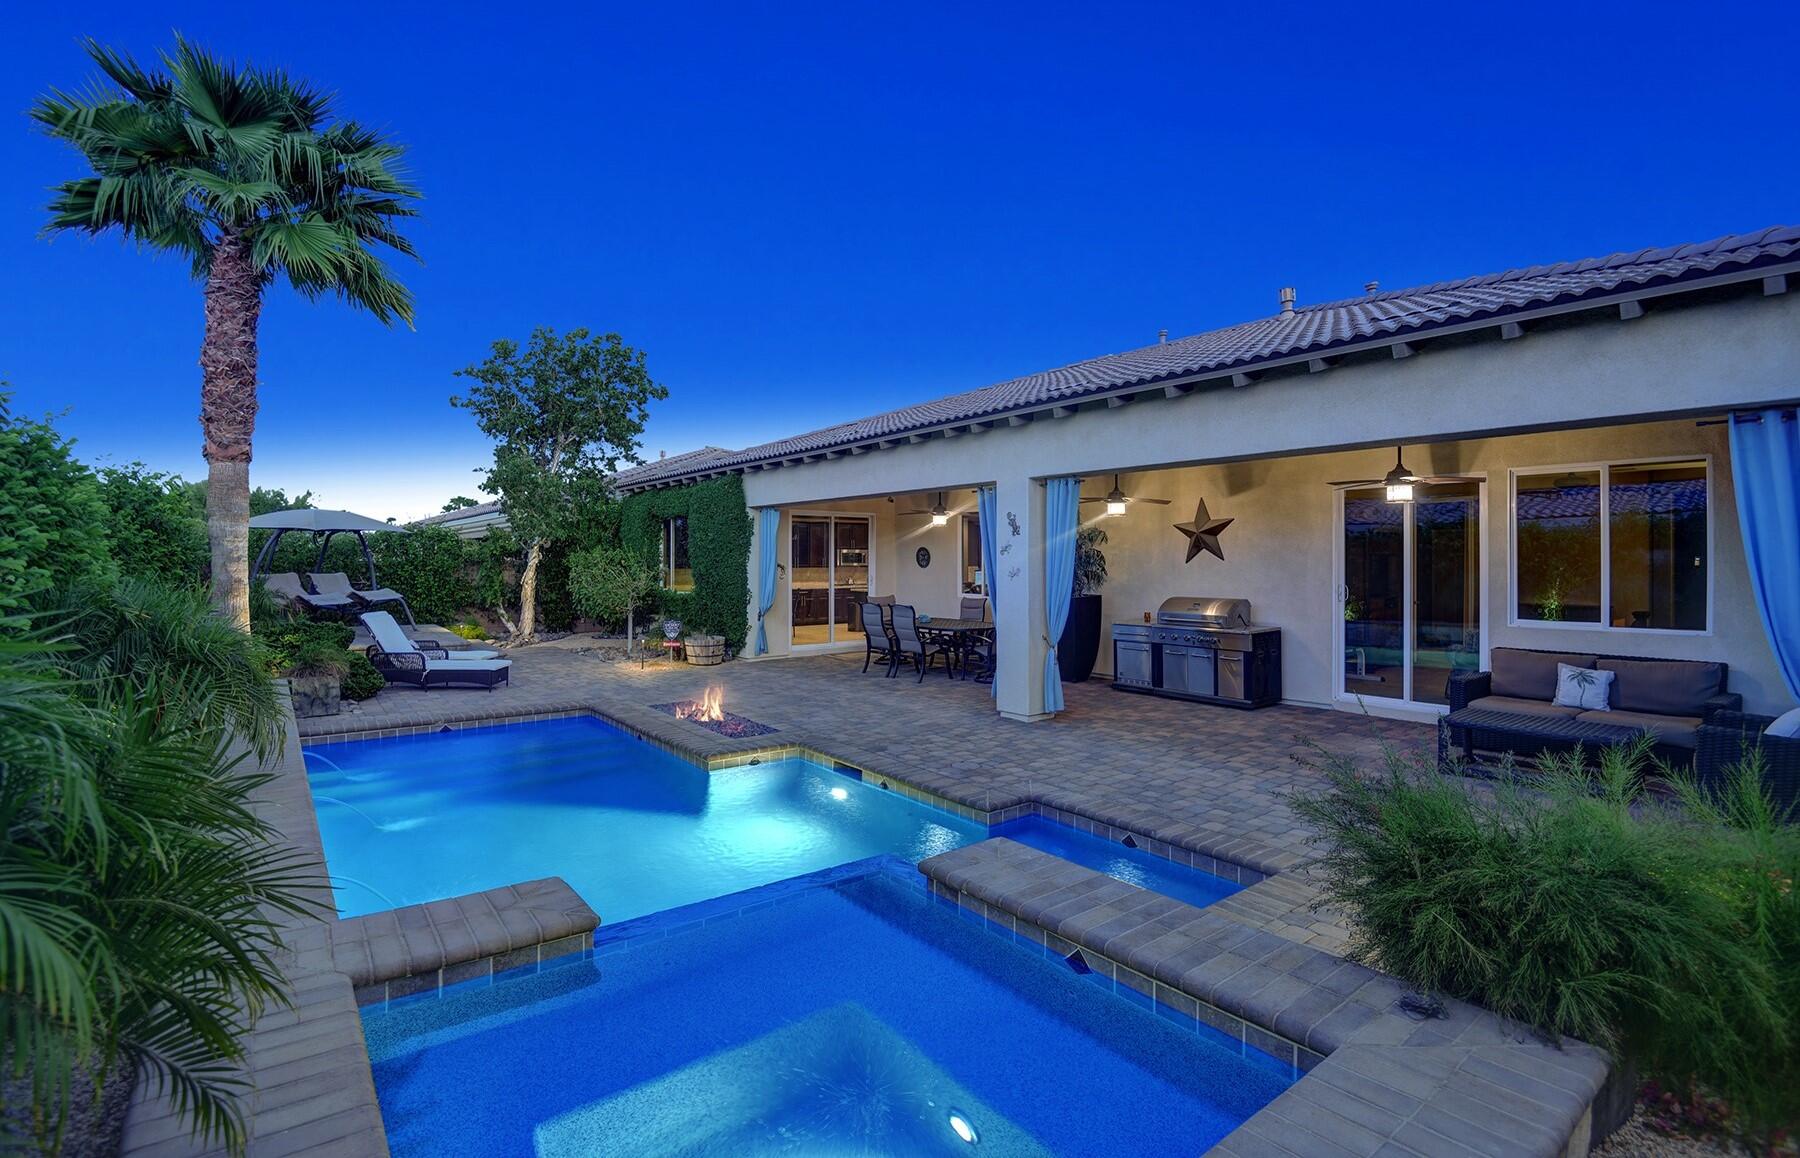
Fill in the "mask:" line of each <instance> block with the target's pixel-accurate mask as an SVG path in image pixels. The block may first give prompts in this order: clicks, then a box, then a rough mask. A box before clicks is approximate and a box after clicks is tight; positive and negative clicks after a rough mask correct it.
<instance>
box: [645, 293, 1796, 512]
mask: <svg viewBox="0 0 1800 1158" xmlns="http://www.w3.org/2000/svg"><path fill="white" fill-rule="evenodd" d="M1795 274H1800V260H1795V259H1793V258H1789V259H1786V260H1781V261H1776V262H1769V263H1764V264H1757V263H1755V262H1746V263H1745V264H1743V265H1740V266H1736V267H1734V268H1732V269H1731V270H1730V271H1728V272H1715V273H1711V274H1708V275H1705V276H1702V277H1694V278H1673V279H1669V280H1666V281H1663V282H1661V283H1660V284H1658V283H1655V282H1649V283H1644V284H1640V285H1636V286H1633V287H1631V288H1630V289H1621V290H1615V291H1604V290H1603V291H1596V292H1593V293H1590V294H1585V295H1582V296H1579V297H1572V298H1567V299H1563V300H1561V301H1557V302H1553V303H1548V304H1545V305H1542V306H1536V307H1531V308H1527V309H1516V310H1494V311H1488V312H1486V313H1484V314H1481V315H1478V316H1473V317H1469V318H1465V319H1461V320H1459V321H1455V322H1446V323H1443V324H1441V325H1437V324H1431V323H1422V324H1419V325H1414V326H1398V327H1396V328H1395V329H1394V330H1393V331H1392V332H1390V333H1386V334H1383V335H1381V336H1379V337H1372V338H1355V339H1349V340H1345V341H1340V342H1323V343H1320V344H1318V345H1315V346H1309V347H1306V348H1303V349H1299V350H1292V351H1289V352H1287V353H1284V354H1280V355H1276V356H1274V357H1270V358H1263V359H1243V360H1240V361H1237V362H1233V363H1227V364H1223V365H1220V366H1211V367H1208V368H1206V369H1205V370H1201V371H1196V372H1193V373H1189V374H1179V375H1166V376H1164V377H1160V378H1146V379H1141V380H1139V381H1135V382H1128V383H1120V384H1118V385H1114V386H1108V387H1103V388H1100V389H1096V390H1094V391H1091V392H1088V393H1085V394H1071V395H1069V396H1067V397H1064V398H1059V399H1055V400H1052V401H1044V402H1033V403H1028V404H1026V405H1023V406H1017V407H1012V408H1008V409H1001V410H996V411H993V412H991V413H988V414H984V415H981V416H980V417H977V418H970V417H963V418H958V419H956V420H954V421H950V422H940V423H933V424H927V425H922V426H919V427H916V428H913V429H909V430H896V431H888V432H886V433H884V434H882V435H880V436H878V437H866V438H858V439H849V440H846V441H845V442H842V443H839V444H837V445H835V446H831V447H817V448H814V449H811V450H807V451H805V452H803V453H794V452H791V451H789V452H785V453H782V454H772V455H769V456H767V457H765V458H756V459H751V460H748V461H745V462H741V463H732V464H730V465H729V466H722V467H720V466H715V467H712V468H710V470H705V471H692V472H680V473H677V474H673V475H667V476H663V477H661V478H657V479H654V480H647V481H645V482H643V483H638V484H634V485H630V486H625V487H621V488H620V490H621V491H622V492H623V493H626V494H631V493H635V492H637V491H643V490H652V489H662V488H666V487H671V486H683V485H686V484H688V483H691V482H696V481H699V480H700V479H702V478H713V477H722V476H723V475H727V474H745V473H748V472H749V471H752V470H775V469H778V468H780V467H783V466H798V465H802V464H804V463H810V462H815V461H820V460H823V459H826V458H833V457H841V456H842V455H844V454H866V453H868V452H870V451H873V450H888V449H892V448H894V447H897V446H904V445H909V444H913V443H919V442H926V441H929V440H930V439H932V438H954V437H957V435H959V434H965V433H979V432H980V431H983V430H988V429H990V428H992V427H994V426H996V425H998V424H1000V423H1002V422H1004V423H1005V424H1006V425H1008V426H1023V425H1026V424H1027V423H1029V422H1032V421H1034V420H1036V419H1038V418H1040V417H1046V416H1047V417H1051V418H1068V417H1072V416H1074V415H1075V414H1076V413H1078V412H1079V411H1080V410H1081V409H1082V408H1084V407H1091V406H1093V405H1094V404H1095V403H1102V404H1105V405H1106V406H1107V407H1108V408H1117V407H1119V406H1123V405H1128V404H1130V403H1132V402H1135V401H1137V400H1138V399H1139V397H1140V396H1144V397H1149V396H1152V395H1155V396H1160V397H1163V398H1176V397H1180V396H1181V395H1184V394H1191V393H1193V392H1194V391H1196V390H1200V389H1203V388H1206V387H1208V386H1214V387H1224V386H1229V387H1231V388H1234V389H1241V388H1243V387H1245V386H1249V385H1252V384H1253V383H1254V382H1255V381H1256V380H1257V379H1258V378H1260V377H1262V376H1263V375H1264V374H1267V373H1270V372H1273V371H1279V370H1284V369H1287V368H1290V367H1294V366H1302V365H1305V366H1307V367H1308V369H1309V370H1311V371H1312V372H1314V373H1320V372H1324V371H1327V370H1329V369H1331V368H1332V367H1333V366H1334V365H1336V364H1337V363H1338V362H1339V361H1341V360H1343V359H1344V358H1348V357H1351V356H1354V355H1356V354H1361V353H1367V352H1370V351H1377V350H1382V349H1387V350H1389V351H1390V353H1391V354H1392V356H1393V357H1394V358H1395V359H1400V358H1407V357H1411V356H1412V355H1413V354H1414V353H1416V352H1418V350H1419V348H1420V347H1421V346H1422V344H1423V343H1424V342H1426V341H1428V340H1431V339H1437V338H1445V337H1451V336H1454V335H1458V334H1469V333H1477V332H1480V331H1482V330H1494V331H1495V332H1496V335H1497V336H1498V337H1500V338H1501V339H1503V340H1510V339H1514V338H1517V337H1519V336H1521V335H1522V334H1523V333H1524V328H1525V327H1526V326H1528V325H1529V324H1530V323H1532V322H1536V321H1541V320H1543V319H1545V318H1551V317H1559V316H1564V315H1568V314H1579V313H1587V312H1591V311H1592V312H1597V311H1601V310H1605V309H1609V308H1612V309H1620V311H1621V312H1620V315H1619V316H1620V317H1621V318H1622V319H1629V318H1631V317H1636V316H1638V315H1639V314H1641V312H1642V311H1641V309H1640V310H1638V311H1635V312H1634V311H1632V310H1630V309H1629V308H1623V307H1629V306H1632V305H1638V304H1640V303H1643V302H1646V301H1650V300H1653V299H1657V298H1670V297H1679V296H1683V295H1686V294H1691V293H1699V292H1701V291H1704V290H1708V289H1717V288H1720V287H1723V286H1728V285H1734V284H1739V283H1746V282H1754V281H1760V282H1762V283H1763V287H1764V293H1765V294H1770V293H1783V292H1786V289H1787V280H1788V278H1790V277H1791V276H1793V275H1795ZM1777 287H1778V288H1777Z"/></svg>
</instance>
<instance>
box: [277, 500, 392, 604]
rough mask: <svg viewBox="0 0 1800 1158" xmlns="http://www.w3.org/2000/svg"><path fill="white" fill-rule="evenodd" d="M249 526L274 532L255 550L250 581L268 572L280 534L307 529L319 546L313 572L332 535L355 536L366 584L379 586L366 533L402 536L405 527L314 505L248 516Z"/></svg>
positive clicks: (314, 558) (350, 512)
mask: <svg viewBox="0 0 1800 1158" xmlns="http://www.w3.org/2000/svg"><path fill="white" fill-rule="evenodd" d="M250 526H251V527H252V528H255V529H257V530H263V531H273V532H275V533H274V534H272V535H270V536H269V541H268V542H266V543H264V544H263V549H262V550H261V551H259V552H257V555H256V566H254V567H252V568H251V569H250V581H251V582H252V583H254V582H256V580H258V579H260V578H262V576H263V575H264V574H265V573H266V572H267V571H268V569H269V560H271V559H273V558H274V557H275V546H276V544H278V543H280V542H281V537H282V536H283V535H285V534H287V533H288V532H289V531H306V532H308V533H309V534H311V535H312V537H313V542H315V543H317V544H318V545H319V549H318V553H317V554H315V555H314V556H313V566H312V569H313V570H314V571H317V570H318V569H319V567H320V566H321V565H322V564H323V563H324V562H325V550H326V548H328V547H330V546H331V539H332V536H333V535H355V536H356V544H357V546H359V547H361V548H362V556H363V562H364V563H366V564H367V565H368V568H369V586H370V587H371V588H373V587H379V586H381V585H380V584H379V583H377V582H376V581H375V556H374V555H373V554H372V553H370V551H369V540H368V539H367V538H366V537H365V536H366V535H367V534H368V533H369V532H371V531H391V532H397V533H399V534H402V535H404V534H405V533H406V528H405V527H401V526H397V525H395V524H393V523H384V522H382V521H381V520H379V519H371V518H370V517H369V516H367V515H359V514H357V513H356V512H354V511H322V510H318V509H317V508H314V507H295V508H293V509H292V510H286V511H270V512H269V513H268V514H266V515H258V516H256V517H255V518H254V519H251V520H250Z"/></svg>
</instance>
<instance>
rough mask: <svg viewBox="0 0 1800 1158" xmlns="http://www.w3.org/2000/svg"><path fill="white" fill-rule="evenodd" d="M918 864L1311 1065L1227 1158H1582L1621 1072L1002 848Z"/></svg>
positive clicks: (1366, 975) (1335, 963) (1382, 981)
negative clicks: (1411, 1010) (1409, 1001)
mask: <svg viewBox="0 0 1800 1158" xmlns="http://www.w3.org/2000/svg"><path fill="white" fill-rule="evenodd" d="M919 871H920V872H922V873H923V874H924V875H925V876H926V878H927V879H928V880H929V881H930V882H931V886H932V889H933V892H934V893H935V894H936V895H938V896H940V897H945V898H947V899H951V900H954V901H956V902H957V903H958V904H961V905H963V906H964V907H965V908H972V909H975V910H976V911H977V912H980V913H982V914H983V915H985V916H987V917H988V918H989V919H990V921H994V920H996V919H998V921H997V923H999V924H1000V926H1001V927H1002V928H1003V929H1016V930H1018V931H1019V932H1021V933H1023V932H1024V931H1025V928H1024V927H1025V926H1026V925H1027V924H1029V925H1030V926H1031V927H1032V928H1033V929H1034V933H1033V935H1032V938H1031V939H1032V940H1033V941H1034V942H1036V943H1047V944H1049V945H1050V946H1051V947H1052V948H1054V949H1057V950H1061V949H1062V948H1063V946H1064V945H1065V944H1066V945H1067V946H1069V947H1071V949H1070V951H1079V952H1081V953H1082V955H1083V960H1084V963H1085V964H1087V965H1088V966H1089V967H1090V968H1098V969H1100V970H1102V971H1110V973H1111V975H1112V976H1114V977H1115V978H1116V981H1117V982H1118V983H1119V984H1124V985H1127V986H1129V987H1131V988H1132V989H1134V990H1136V991H1137V992H1138V993H1140V994H1143V995H1145V996H1148V997H1151V998H1152V999H1153V1000H1155V1001H1157V1002H1160V1003H1162V1004H1164V1005H1165V1006H1168V1007H1170V1008H1172V1009H1176V1010H1180V1011H1182V1012H1184V1013H1186V1014H1188V1015H1190V1016H1197V1017H1198V1020H1200V1021H1201V1022H1203V1023H1207V1024H1211V1025H1213V1026H1214V1027H1215V1028H1227V1029H1228V1030H1229V1029H1230V1028H1233V1027H1235V1028H1236V1031H1237V1032H1238V1033H1239V1034H1240V1035H1241V1037H1242V1040H1244V1041H1245V1042H1246V1043H1247V1044H1249V1045H1252V1046H1256V1047H1257V1048H1260V1049H1264V1050H1265V1051H1266V1052H1271V1053H1275V1054H1276V1056H1278V1057H1280V1058H1282V1060H1287V1061H1291V1062H1292V1063H1293V1064H1295V1065H1296V1066H1297V1067H1298V1068H1299V1069H1301V1070H1305V1071H1307V1072H1306V1074H1305V1076H1303V1077H1302V1078H1301V1079H1300V1080H1299V1081H1298V1082H1296V1083H1295V1084H1294V1085H1293V1086H1292V1087H1290V1088H1289V1089H1288V1090H1287V1091H1286V1092H1285V1093H1283V1094H1282V1095H1281V1096H1279V1097H1278V1098H1276V1099H1275V1101H1273V1102H1271V1103H1270V1104H1269V1105H1268V1106H1266V1107H1264V1108H1263V1110H1261V1111H1260V1112H1259V1113H1257V1114H1256V1115H1255V1116H1253V1117H1252V1118H1251V1119H1250V1120H1249V1121H1248V1122H1246V1123H1245V1124H1244V1125H1243V1126H1241V1127H1240V1128H1239V1129H1238V1130H1236V1131H1234V1132H1233V1133H1232V1134H1230V1135H1229V1136H1227V1137H1226V1138H1225V1139H1224V1140H1223V1141H1222V1142H1221V1143H1220V1144H1219V1146H1218V1147H1217V1149H1216V1151H1215V1152H1216V1153H1220V1154H1229V1155H1245V1156H1248V1155H1252V1154H1274V1155H1287V1154H1293V1155H1310V1154H1324V1153H1331V1154H1337V1153H1344V1152H1352V1153H1360V1154H1374V1153H1376V1152H1377V1151H1379V1150H1382V1149H1383V1147H1389V1146H1398V1147H1400V1148H1401V1149H1398V1150H1392V1151H1390V1152H1395V1153H1407V1152H1417V1153H1420V1154H1428V1155H1434V1156H1435V1155H1450V1154H1463V1153H1479V1154H1485V1155H1490V1156H1510V1155H1520V1156H1525V1155H1533V1156H1539V1155H1560V1154H1565V1153H1568V1154H1585V1153H1586V1150H1587V1139H1588V1133H1589V1128H1590V1122H1591V1106H1592V1104H1593V1101H1594V1098H1595V1095H1596V1094H1597V1093H1598V1092H1599V1091H1600V1088H1601V1086H1602V1085H1603V1084H1604V1083H1605V1081H1606V1078H1607V1074H1608V1071H1609V1068H1610V1067H1609V1064H1608V1062H1607V1059H1606V1056H1605V1055H1604V1054H1603V1053H1602V1052H1601V1051H1599V1050H1597V1049H1594V1048H1593V1047H1591V1046H1588V1045H1586V1044H1583V1043H1581V1042H1575V1041H1569V1042H1565V1043H1563V1045H1562V1046H1560V1047H1557V1046H1553V1045H1550V1044H1548V1043H1546V1042H1544V1041H1543V1040H1541V1039H1540V1038H1538V1037H1537V1036H1536V1035H1534V1034H1533V1033H1532V1032H1531V1031H1530V1030H1528V1029H1526V1028H1524V1027H1522V1026H1518V1025H1516V1024H1513V1023H1510V1022H1507V1021H1505V1020H1503V1019H1502V1018H1500V1017H1498V1016H1496V1015H1494V1014H1492V1013H1490V1012H1488V1011H1486V1010H1483V1009H1480V1008H1478V1007H1476V1006H1473V1005H1470V1004H1468V1003H1466V1002H1461V1001H1453V1000H1449V1001H1445V1002H1444V1003H1443V1005H1444V1010H1443V1015H1442V1016H1441V1017H1428V1018H1417V1019H1415V1018H1414V1017H1413V1016H1411V1015H1409V1014H1407V1013H1405V1012H1403V1011H1402V1010H1401V1009H1400V1008H1398V1006H1397V1004H1396V1003H1397V1001H1398V1000H1399V999H1400V998H1401V997H1403V996H1404V995H1405V994H1406V993H1407V989H1406V987H1405V986H1404V985H1402V984H1401V983H1400V982H1398V981H1396V980H1394V979H1393V978H1391V977H1387V976H1385V975H1383V974H1380V973H1377V972H1375V971H1374V970H1372V969H1368V968H1365V967H1364V966H1361V965H1357V964H1354V963H1352V962H1348V961H1344V960H1341V959H1340V958H1337V957H1334V956H1332V955H1330V954H1329V953H1325V952H1322V951H1320V950H1318V949H1313V948H1310V947H1308V946H1305V945H1299V944H1296V943H1294V942H1292V941H1289V940H1287V939H1285V938H1283V937H1280V936H1277V935H1275V934H1273V933H1268V932H1264V931H1261V930H1258V929H1254V928H1251V927H1250V926H1248V925H1244V924H1241V923H1239V922H1238V921H1236V920H1234V919H1232V918H1231V917H1229V916H1227V915H1225V914H1224V913H1221V912H1217V911H1209V910H1207V909H1200V908H1196V907H1194V906H1192V905H1188V904H1184V903H1182V902H1180V901H1177V900H1174V899H1173V898H1170V897H1166V896H1163V895H1161V894H1159V893H1154V892H1151V891H1149V890H1147V889H1141V888H1138V887H1136V886H1134V885H1129V884H1126V883H1125V882H1123V881H1119V880H1115V879H1114V878H1112V877H1109V876H1106V875H1105V874H1103V873H1098V872H1095V871H1093V870H1092V869H1088V868H1085V867H1083V866H1081V865H1076V864H1071V863H1070V862H1068V861H1065V860H1062V859H1061V858H1059V857H1055V856H1051V855H1050V854H1048V853H1044V852H1039V851H1038V850H1037V849H1034V848H1030V847H1028V846H1026V845H1022V844H1019V843H1018V842H1016V841H1012V840H1007V839H1006V838H1004V837H995V838H992V839H989V840H984V841H980V842H978V843H976V844H971V845H966V846H964V847H962V848H959V849H955V850H952V851H950V852H946V853H940V854H939V855H937V856H934V857H931V858H929V859H927V860H925V861H923V862H922V863H921V864H920V865H919ZM1040 935H1041V937H1042V938H1043V940H1042V941H1039V939H1038V938H1039V936H1040ZM1196 1006H1197V1007H1198V1013H1197V1014H1196V1009H1195V1007H1196ZM1284 1051H1285V1052H1284Z"/></svg>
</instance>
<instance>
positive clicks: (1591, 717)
mask: <svg viewBox="0 0 1800 1158" xmlns="http://www.w3.org/2000/svg"><path fill="white" fill-rule="evenodd" d="M1578 718H1579V719H1580V720H1581V721H1582V722H1583V723H1587V724H1617V725H1618V726H1620V727H1622V728H1642V729H1643V730H1644V731H1646V732H1649V733H1651V734H1653V735H1654V736H1655V737H1656V739H1657V741H1658V742H1659V743H1663V744H1673V745H1675V746H1676V747H1678V748H1692V747H1693V746H1694V742H1695V740H1696V738H1697V736H1696V733H1695V729H1697V728H1698V727H1699V726H1700V717H1699V716H1665V715H1660V714H1658V713H1655V712H1621V711H1611V712H1583V713H1581V715H1580V716H1579V717H1578Z"/></svg>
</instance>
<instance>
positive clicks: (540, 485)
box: [450, 326, 669, 638]
mask: <svg viewBox="0 0 1800 1158" xmlns="http://www.w3.org/2000/svg"><path fill="white" fill-rule="evenodd" d="M456 373H457V376H458V377H462V378H469V379H471V380H473V381H474V382H475V385H474V386H472V387H470V389H469V391H468V393H467V394H465V395H461V396H457V397H453V398H451V399H450V402H451V405H453V406H460V407H463V408H464V409H466V410H468V411H470V412H471V413H473V414H474V415H475V420H476V422H477V423H479V424H480V426H481V429H482V431H483V432H484V433H486V434H487V436H488V437H489V438H492V439H493V440H494V441H495V443H496V444H497V445H496V446H495V447H494V465H493V467H492V469H490V470H489V471H488V475H487V480H486V481H485V482H484V483H483V484H482V489H483V490H485V491H488V492H489V493H491V494H497V495H499V496H500V502H501V506H502V509H503V510H505V512H506V518H507V522H508V523H510V524H511V526H512V531H513V533H514V534H515V535H517V536H518V538H519V539H520V541H522V542H523V543H524V544H525V568H524V570H523V571H522V572H521V573H520V575H519V632H520V634H521V635H523V636H525V637H527V638H529V637H530V636H531V635H532V634H533V633H534V632H535V631H536V630H537V585H538V569H539V567H540V566H541V565H542V562H543V554H544V548H545V545H546V544H547V543H549V542H550V541H552V540H555V539H558V538H564V537H567V536H568V535H569V534H570V533H571V532H572V530H573V528H574V526H575V525H576V524H577V523H578V522H579V521H580V520H582V519H583V518H584V515H583V512H582V507H583V505H584V503H592V502H594V501H598V499H599V496H601V495H602V494H604V492H605V488H606V479H607V476H609V475H611V474H612V473H613V472H615V471H617V470H618V468H619V466H620V464H621V463H623V462H637V461H639V459H638V453H637V452H638V437H639V435H641V434H642V433H643V430H644V421H645V419H646V418H647V417H648V414H649V405H650V402H651V400H653V399H660V398H667V397H668V396H669V392H668V390H667V389H665V388H664V387H662V386H660V385H658V384H657V383H656V382H655V381H653V380H652V379H651V377H650V372H649V371H648V370H647V369H645V366H644V355H643V353H642V352H641V351H638V350H634V349H632V348H631V347H630V346H627V345H625V343H624V341H623V340H622V339H621V338H620V337H619V335H617V334H603V335H601V336H599V337H594V336H592V335H590V334H589V332H588V331H587V330H585V329H576V330H571V331H569V333H567V334H566V335H559V334H557V332H556V331H555V330H553V329H550V328H549V327H547V326H545V327H540V328H538V329H536V330H533V331H532V333H531V338H530V340H529V341H528V342H527V343H526V345H525V346H524V347H523V348H521V347H520V346H519V344H518V343H517V342H513V341H511V340H508V339H505V338H502V339H501V340H499V341H497V342H495V343H494V344H493V347H492V352H491V353H490V354H489V356H488V358H487V360H486V361H484V362H481V363H480V364H478V365H474V366H469V367H467V368H466V369H463V370H458V371H457V372H456Z"/></svg>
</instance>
